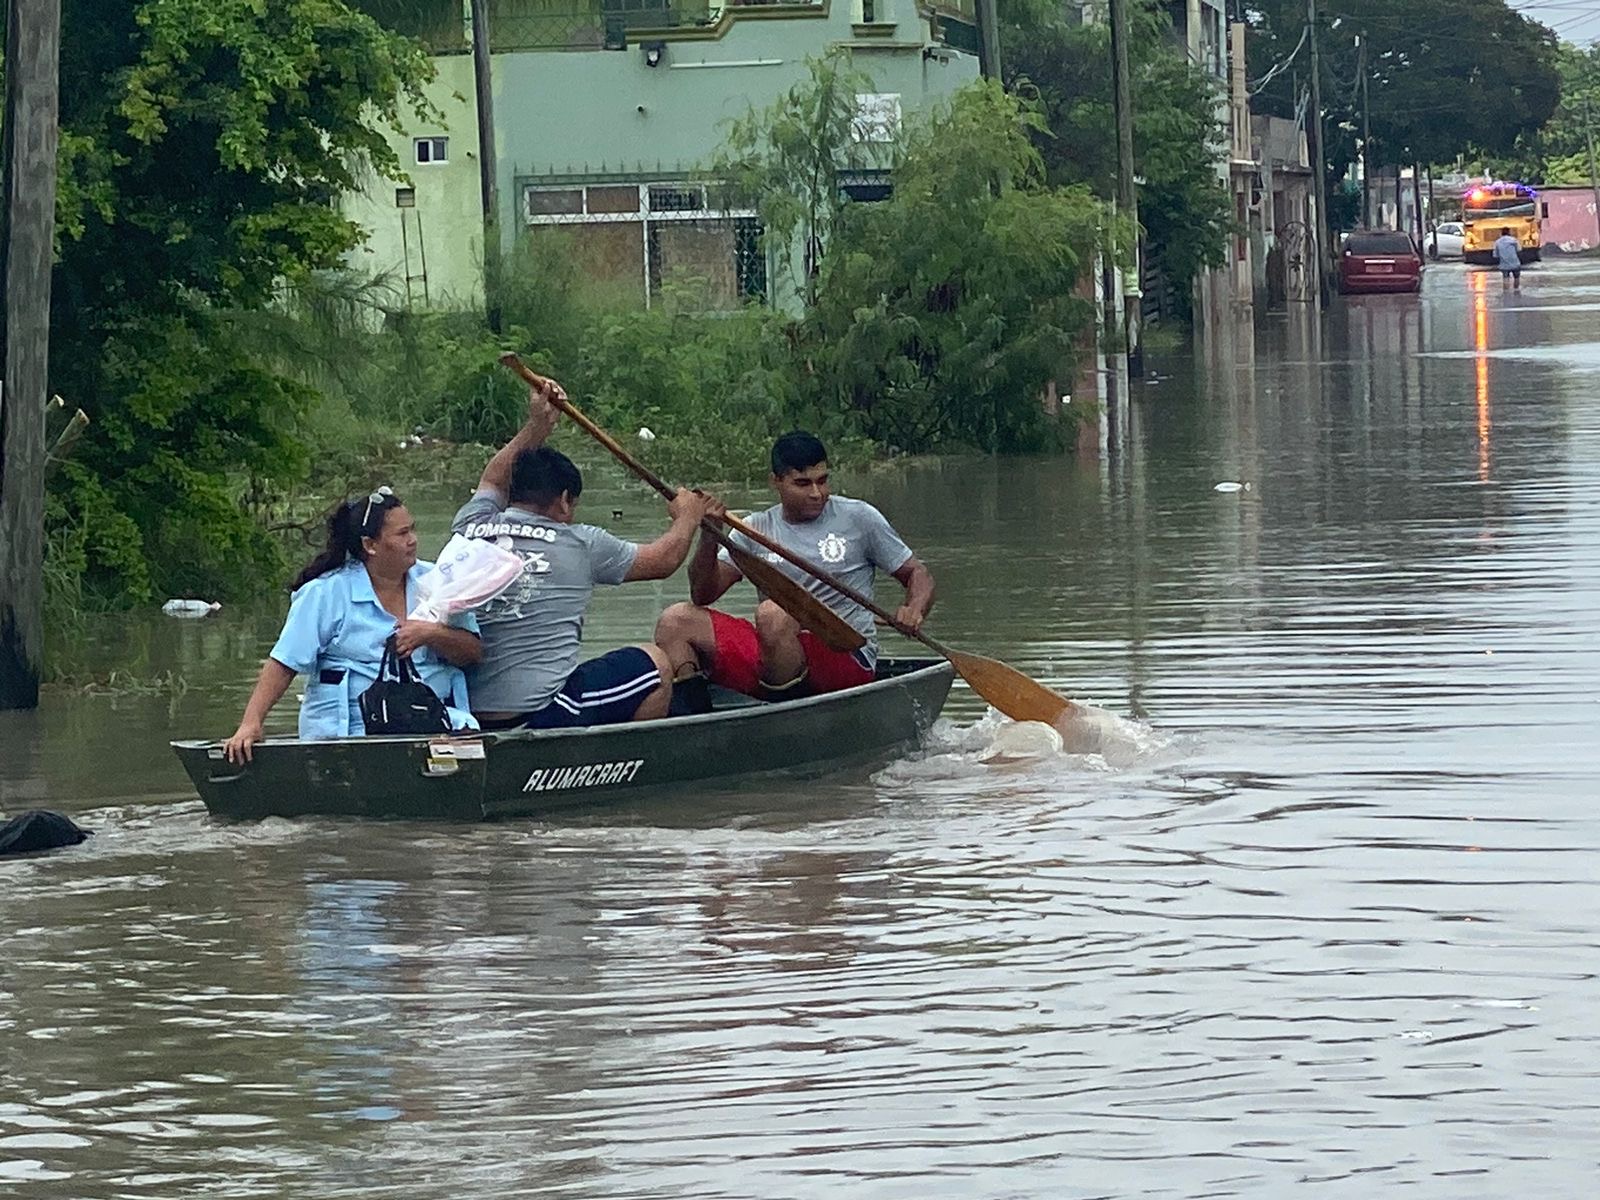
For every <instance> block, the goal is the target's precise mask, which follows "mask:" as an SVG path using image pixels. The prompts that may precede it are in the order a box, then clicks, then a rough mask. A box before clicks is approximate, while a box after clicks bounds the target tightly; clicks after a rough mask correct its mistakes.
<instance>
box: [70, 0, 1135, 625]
mask: <svg viewBox="0 0 1600 1200" xmlns="http://www.w3.org/2000/svg"><path fill="white" fill-rule="evenodd" d="M68 8H69V17H71V16H72V15H73V14H72V12H71V10H72V9H73V8H78V9H81V10H82V11H81V12H79V13H78V14H77V17H79V18H81V22H82V23H81V24H80V25H75V24H74V23H73V21H72V20H69V21H68V23H67V26H66V28H67V29H68V30H69V41H70V42H71V45H70V46H69V47H68V50H67V52H66V54H65V57H64V74H63V81H64V86H65V88H66V89H67V93H68V94H66V95H65V96H64V101H63V115H64V118H65V120H66V122H67V130H68V139H69V149H68V151H67V152H66V154H65V156H64V168H63V169H64V172H65V176H66V184H65V186H64V188H63V193H62V196H63V199H62V230H63V241H62V263H61V269H60V273H59V275H58V283H57V309H58V311H57V314H56V317H57V326H56V328H57V331H58V333H57V340H56V342H55V346H54V351H55V363H54V366H55V369H56V374H55V376H54V381H55V382H54V386H55V387H56V388H57V389H58V390H59V391H61V392H62V393H63V394H64V395H66V396H67V397H68V398H69V400H70V401H71V403H72V404H75V405H79V406H82V407H83V408H84V409H86V410H87V411H88V412H89V414H90V416H91V418H92V422H93V423H92V425H91V426H90V433H89V435H88V436H86V437H85V439H84V440H83V442H82V444H81V445H80V447H79V449H78V452H77V453H76V455H75V456H74V457H73V458H72V459H71V461H70V462H69V463H68V464H67V465H66V466H65V467H64V468H63V469H62V470H61V471H59V472H58V474H57V476H56V477H55V479H54V481H53V484H52V494H51V498H50V504H49V539H50V540H49V565H48V571H49V587H50V590H51V595H52V611H53V612H56V613H57V614H58V615H59V614H60V613H63V612H82V611H84V610H86V609H92V608H94V607H100V606H109V605H127V604H137V603H144V602H148V601H150V600H151V599H153V598H158V597H160V596H165V595H201V596H206V597H208V598H212V597H214V598H219V599H223V600H233V599H237V598H242V597H245V596H249V595H253V594H259V593H261V592H262V591H264V590H267V589H269V588H271V587H275V586H277V585H279V584H280V583H281V581H282V578H283V575H284V570H285V566H286V562H285V560H286V553H285V551H286V548H291V547H292V548H293V550H294V552H295V553H298V552H299V549H300V546H299V543H300V542H301V541H303V534H304V531H305V530H306V529H308V528H311V527H313V526H314V524H315V521H316V519H317V517H318V515H319V513H320V512H322V511H324V510H325V507H326V505H327V504H328V503H329V501H330V500H331V499H332V498H334V497H337V496H341V495H345V494H351V493H355V492H359V491H361V490H363V489H365V488H366V487H368V486H370V485H371V484H372V483H373V482H376V481H379V480H383V481H386V482H403V481H404V479H405V478H406V475H405V474H404V473H403V472H400V471H398V470H397V468H398V465H399V464H401V463H407V462H415V461H417V460H418V459H425V460H426V461H436V460H435V459H434V458H433V456H431V455H419V454H416V453H414V452H413V451H412V450H411V448H410V446H411V443H412V442H413V441H414V440H424V441H425V440H436V441H438V442H440V443H447V444H457V445H460V444H470V443H478V442H485V443H487V442H495V441H498V440H500V439H502V438H504V437H505V436H507V435H508V434H509V433H510V432H511V431H512V430H513V429H514V428H515V427H516V424H517V422H518V421H519V419H520V416H521V413H522V410H523V407H524V405H525V391H524V389H522V388H521V387H520V386H519V385H518V384H517V383H516V382H515V380H514V378H513V377H512V376H511V375H510V374H509V373H508V372H506V371H504V369H503V368H501V367H499V366H498V365H497V363H496V358H497V355H498V353H499V352H500V351H501V350H503V349H505V348H508V347H509V348H513V349H516V350H518V351H519V352H520V353H522V354H523V355H524V356H525V357H526V358H527V359H528V360H529V361H530V362H531V363H532V364H533V365H535V366H536V367H538V368H540V369H542V370H545V371H547V372H549V373H552V374H555V375H557V376H558V377H559V378H561V379H562V380H563V382H564V383H566V384H567V386H568V387H569V389H570V390H571V392H572V394H573V395H574V396H575V397H578V398H581V400H582V402H583V404H584V406H585V407H586V408H587V409H588V410H589V411H590V412H591V413H592V414H593V415H594V416H595V417H596V418H597V419H599V420H600V421H601V422H602V423H604V424H605V425H607V426H609V427H611V428H613V429H615V430H617V431H619V432H622V433H625V434H629V435H631V434H633V433H634V432H635V431H637V430H641V429H648V430H649V431H650V433H651V434H652V435H653V436H652V437H650V438H648V439H647V440H646V441H644V442H641V445H643V446H647V448H648V457H649V458H650V460H651V461H652V462H653V464H654V465H656V466H657V467H658V468H659V469H660V470H662V471H663V473H665V474H668V475H671V476H673V477H676V478H682V479H686V480H694V481H700V482H714V481H718V480H730V479H744V478H749V477H751V476H752V475H754V474H757V473H759V471H760V470H761V464H762V462H763V460H764V455H765V451H766V448H767V446H768V445H769V444H770V440H771V438H772V436H773V435H774V433H775V432H778V431H781V430H782V429H784V428H792V427H795V426H806V427H810V428H813V429H815V430H816V431H817V432H818V433H820V434H821V435H823V436H824V437H825V438H827V439H829V441H830V444H831V445H832V446H833V449H834V453H835V455H836V457H838V458H840V459H841V460H845V461H849V460H852V459H860V458H864V457H867V456H869V455H871V454H873V453H882V452H885V451H890V450H901V451H927V450H951V449H964V448H971V449H980V450H987V451H997V450H1026V449H1038V448H1044V447H1048V446H1051V445H1055V444H1059V442H1060V441H1061V440H1062V439H1063V437H1064V435H1065V434H1068V433H1070V432H1071V430H1070V429H1065V430H1064V429H1063V428H1062V426H1061V423H1060V421H1061V419H1059V418H1054V417H1047V416H1046V414H1045V412H1044V409H1043V405H1042V395H1043V392H1044V390H1045V387H1046V384H1047V383H1048V382H1049V381H1050V380H1052V379H1063V378H1067V377H1069V376H1070V372H1071V370H1072V366H1073V345H1074V340H1075V339H1076V338H1077V337H1078V336H1079V334H1080V332H1081V331H1082V330H1083V329H1084V328H1085V327H1086V326H1087V325H1088V324H1089V323H1091V322H1092V315H1093V309H1092V305H1091V303H1090V302H1089V300H1087V299H1085V298H1081V297H1080V294H1079V293H1080V291H1082V288H1080V282H1081V280H1082V277H1083V275H1084V272H1085V267H1086V265H1087V264H1088V263H1089V262H1090V261H1091V260H1092V258H1093V255H1094V254H1095V252H1096V250H1097V249H1104V250H1106V251H1108V252H1110V253H1118V252H1119V251H1120V249H1121V247H1123V246H1124V245H1125V244H1126V243H1127V241H1128V238H1127V237H1125V236H1121V235H1120V234H1119V231H1118V228H1117V227H1116V225H1115V223H1114V222H1113V221H1112V220H1111V219H1110V218H1109V216H1108V214H1107V212H1106V210H1105V208H1104V206H1103V205H1102V204H1101V203H1100V202H1099V201H1097V200H1096V199H1095V198H1094V196H1093V195H1092V194H1091V192H1090V190H1089V189H1088V188H1087V187H1084V186H1073V187H1065V188H1063V187H1057V186H1055V185H1054V184H1053V183H1052V182H1051V180H1050V178H1049V174H1048V172H1047V170H1046V167H1045V163H1044V160H1043V158H1042V157H1041V155H1040V152H1039V150H1038V148H1037V146H1036V145H1034V144H1033V143H1032V142H1031V141H1030V138H1031V137H1034V136H1037V135H1039V134H1041V133H1042V132H1043V128H1044V126H1043V118H1042V116H1041V114H1040V112H1039V111H1038V110H1037V107H1036V106H1034V105H1032V104H1030V103H1029V102H1026V101H1024V100H1021V99H1019V98H1017V97H1015V96H1010V95H1007V94H1005V93H1004V92H1002V91H1001V90H1000V89H999V88H998V87H996V86H994V85H979V86H975V87H973V88H970V89H968V90H966V91H965V92H963V93H961V94H959V95H957V96H956V97H955V99H954V100H953V102H951V103H950V104H948V105H946V106H943V107H940V108H937V109H935V110H933V111H930V112H926V113H923V114H919V115H918V116H917V117H916V118H915V119H914V120H911V121H908V122H907V123H906V124H905V126H904V127H903V128H888V127H886V128H885V129H883V130H881V131H879V132H877V133H874V134H873V135H872V137H871V138H870V141H871V142H872V145H871V146H870V148H869V150H870V153H868V154H867V155H866V157H867V158H869V159H870V160H871V161H873V162H875V163H878V164H880V165H882V166H883V167H885V168H886V169H892V172H893V180H894V184H895V187H894V193H893V196H892V197H891V198H890V199H889V200H887V201H885V202H883V203H880V204H873V205H866V204H852V203H848V202H846V201H845V200H843V199H842V198H841V196H840V193H839V189H838V187H837V180H836V179H835V178H834V175H835V172H836V170H837V168H838V167H839V166H840V165H841V164H844V163H847V162H849V163H860V162H862V161H864V159H863V153H864V152H863V150H862V146H861V140H862V139H861V131H860V129H859V128H858V127H857V125H856V124H854V123H852V122H851V121H849V120H845V119H843V116H844V114H845V112H846V108H850V109H851V110H852V111H853V105H854V99H853V98H854V96H855V95H856V93H857V92H858V91H859V90H861V88H860V81H858V80H856V79H855V78H854V77H853V75H851V73H850V72H849V70H848V69H847V68H846V67H845V66H844V65H843V62H842V60H841V59H840V58H837V57H836V58H831V59H827V60H823V61H820V62H817V63H815V64H814V65H813V69H812V71H811V74H810V79H809V82H808V83H807V84H805V85H804V86H801V87H797V88H796V89H794V90H793V91H792V92H790V93H789V94H788V95H786V96H784V97H782V98H781V99H780V100H779V101H778V103H777V104H775V105H774V106H773V107H772V108H770V109H768V110H765V111H762V112H755V113H752V114H750V115H749V116H748V117H746V118H744V119H742V120H740V121H737V122H735V123H733V125H732V126H731V127H730V129H729V140H728V144H727V149H726V152H725V153H724V155H723V156H722V158H721V160H720V161H719V163H718V164H717V168H718V170H719V172H721V177H722V178H724V179H725V180H728V181H731V184H732V186H734V187H735V188H738V187H746V188H751V189H757V190H759V191H760V193H761V195H762V197H763V200H762V205H763V207H762V211H763V212H764V213H765V214H766V215H767V219H768V231H769V238H770V246H769V248H770V250H771V251H772V254H773V257H774V258H777V259H779V260H782V259H783V258H784V257H785V255H786V254H787V252H788V251H789V250H790V249H792V248H794V247H795V246H796V245H798V246H799V247H800V252H801V255H802V258H803V260H804V262H803V264H797V265H799V266H800V268H801V269H800V276H801V278H802V279H803V284H802V287H801V289H800V292H799V293H797V297H798V296H802V295H803V298H804V300H805V301H806V303H804V304H803V305H802V306H801V307H800V309H799V311H792V310H789V309H786V308H783V307H777V308H769V307H766V306H761V305H753V306H748V307H744V308H740V309H737V310H735V311H731V312H730V311H712V304H711V301H710V292H709V291H706V290H704V289H701V288H699V287H697V285H696V282H695V281H694V280H678V281H674V282H672V283H670V284H669V285H668V286H666V287H665V288H664V289H663V291H662V292H660V293H659V294H657V295H655V296H653V297H652V303H651V304H650V305H649V306H648V307H646V306H645V305H644V304H643V303H642V302H641V301H642V297H629V298H626V299H622V298H619V297H618V295H617V294H616V292H615V291H614V290H609V291H608V290H604V289H602V288H599V287H598V286H597V285H596V284H595V283H593V282H592V281H591V279H590V278H589V277H587V276H586V275H585V273H584V272H583V270H582V268H581V266H580V264H579V256H577V255H574V254H571V253H567V252H566V249H567V248H566V247H564V245H563V243H562V241H561V237H560V235H559V234H557V235H554V236H551V237H544V238H540V239H538V240H532V239H530V240H528V241H527V242H526V243H525V244H523V245H521V246H519V247H517V248H516V249H515V250H514V252H513V253H514V256H515V257H514V258H513V261H512V262H511V263H510V264H509V265H510V268H511V269H509V270H507V271H504V272H503V273H502V274H501V278H502V279H503V281H504V282H503V286H502V287H501V290H500V292H499V294H498V297H497V299H498V308H499V310H500V313H501V315H502V319H503V322H504V324H503V326H502V328H503V332H502V333H500V334H491V333H490V332H489V330H488V329H487V327H486V325H485V323H484V321H483V319H482V317H481V314H478V313H476V312H414V311H411V310H410V309H409V307H408V306H407V305H405V304H403V303H401V302H400V300H399V298H398V294H397V290H396V289H395V288H393V287H392V286H391V285H390V283H389V281H385V280H381V279H380V280H365V281H362V280H355V279H351V278H350V277H349V276H347V275H345V274H342V273H341V267H340V263H341V259H342V256H343V255H344V253H345V252H346V251H347V250H349V249H350V248H351V247H352V246H354V245H355V244H356V243H357V242H358V240H359V238H360V231H359V230H358V229H357V228H356V227H354V226H353V225H352V224H351V223H350V222H348V221H347V220H345V219H344V218H343V217H342V216H341V215H340V214H339V212H338V211H337V209H336V208H335V207H333V206H331V205H330V204H329V203H328V200H330V199H331V198H332V197H333V196H335V195H336V194H337V193H338V192H340V191H341V190H345V189H348V188H350V187H351V186H353V182H354V181H353V178H352V175H351V172H352V171H354V170H356V169H358V165H360V164H364V165H360V169H372V170H376V171H378V172H380V173H390V174H393V173H396V172H398V169H399V168H398V164H397V163H396V162H395V161H394V158H393V155H392V153H391V152H390V150H389V149H388V143H387V142H386V141H385V140H384V138H383V137H382V136H381V135H380V132H379V129H380V127H381V125H382V123H383V122H385V121H388V120H392V119H394V118H395V117H396V116H397V113H398V107H399V106H400V105H402V104H411V105H417V106H423V105H425V101H424V99H423V97H422V94H421V90H420V89H421V87H422V84H423V83H424V82H425V80H426V78H427V75H428V71H429V66H428V63H427V60H426V58H425V57H424V56H423V55H422V53H421V51H420V48H419V47H418V46H417V44H416V43H414V42H409V41H406V40H404V39H399V38H396V37H394V36H392V35H391V34H389V33H387V32H385V31H384V30H383V29H382V28H381V27H380V26H379V25H378V24H376V23H375V22H374V21H372V20H371V19H370V18H369V17H367V16H365V15H363V14H361V13H360V12H358V11H356V10H354V9H352V8H350V7H348V6H347V5H345V4H344V3H342V2H341V0H282V2H281V3H275V4H272V5H268V6H261V5H258V4H255V3H252V0H206V3H204V4H202V3H201V0H141V2H140V3H136V4H134V5H132V6H131V7H129V8H125V9H119V10H118V11H117V12H116V13H111V12H110V11H109V10H105V9H104V7H103V6H94V5H90V4H88V3H87V0H69V3H68ZM74 30H76V31H78V32H76V33H74V32H72V31H74ZM80 36H81V39H82V40H81V41H80V40H78V39H79V37H80ZM846 95H848V96H849V97H850V98H851V102H850V105H848V106H846V105H844V104H843V103H842V102H841V101H840V97H842V96H846ZM371 97H391V98H392V99H391V100H390V101H389V102H388V103H387V104H384V103H379V104H377V105H375V106H374V105H370V104H369V98H371ZM813 135H815V136H816V137H820V138H821V144H816V143H814V142H813V141H810V140H808V139H810V138H812V137H813ZM763 156H766V157H765V158H763ZM785 156H801V157H805V156H809V158H808V159H807V161H809V162H810V163H811V165H812V174H813V176H814V177H815V178H814V179H811V180H810V181H809V182H807V183H805V184H804V185H803V186H797V187H795V188H791V189H790V190H789V191H788V192H786V193H783V194H780V193H782V189H781V188H778V187H776V179H777V178H778V176H777V175H776V174H774V172H778V173H786V172H787V170H788V167H787V166H786V165H785V164H786V161H787V160H786V158H785ZM785 206H787V207H785ZM1085 294H1087V293H1085ZM1071 419H1072V418H1071V417H1070V416H1069V417H1067V418H1066V420H1069V421H1070V420H1071ZM413 430H415V431H416V434H417V437H416V438H415V439H414V438H413V437H412V436H410V435H411V434H412V431H413ZM472 457H473V459H474V460H475V461H474V463H473V464H472V466H471V468H465V469H463V472H462V473H463V474H466V473H467V471H468V470H471V469H476V465H477V461H476V460H478V459H479V458H480V457H481V452H477V451H474V452H472Z"/></svg>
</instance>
